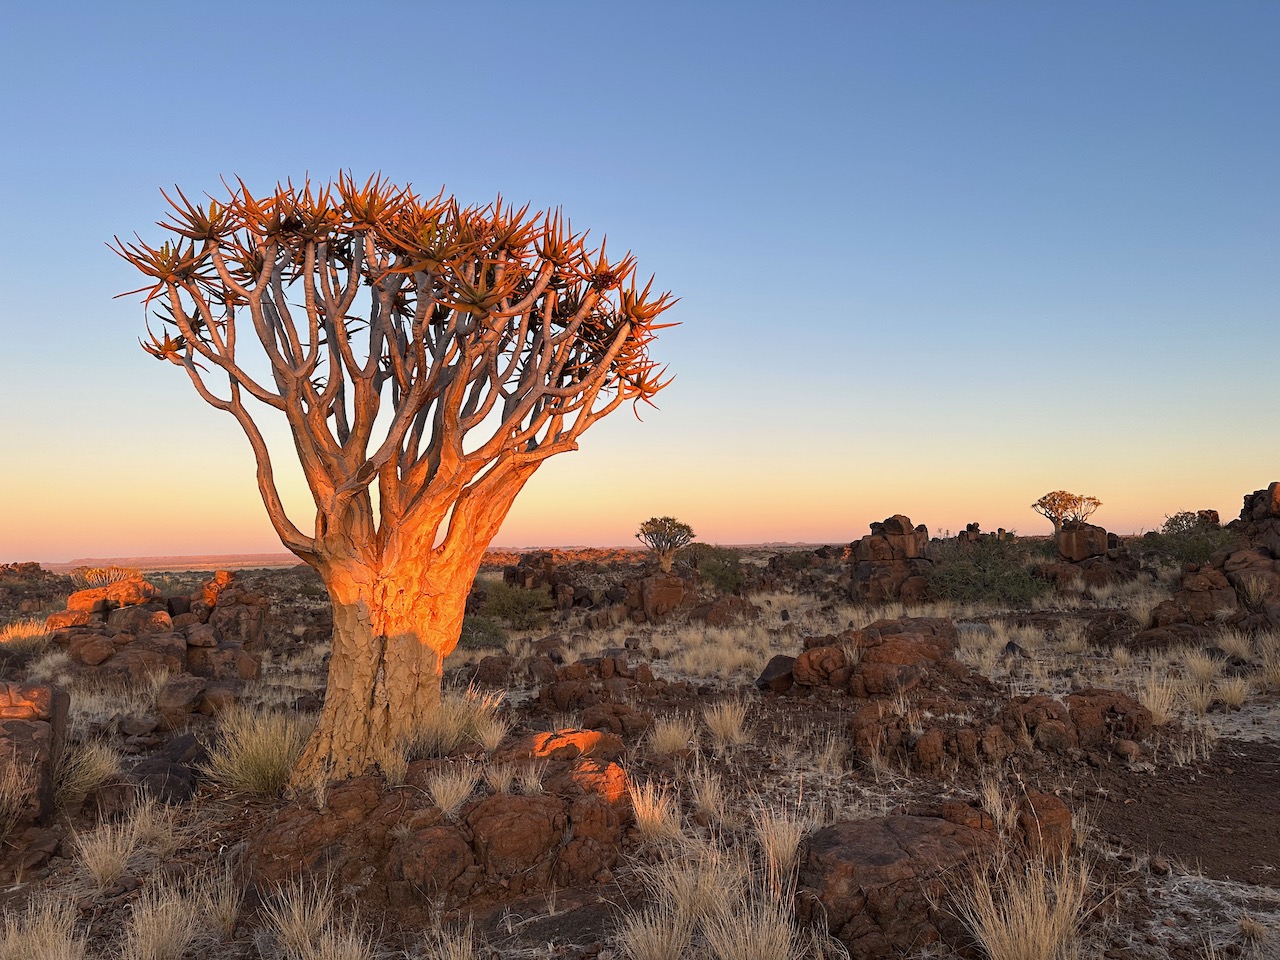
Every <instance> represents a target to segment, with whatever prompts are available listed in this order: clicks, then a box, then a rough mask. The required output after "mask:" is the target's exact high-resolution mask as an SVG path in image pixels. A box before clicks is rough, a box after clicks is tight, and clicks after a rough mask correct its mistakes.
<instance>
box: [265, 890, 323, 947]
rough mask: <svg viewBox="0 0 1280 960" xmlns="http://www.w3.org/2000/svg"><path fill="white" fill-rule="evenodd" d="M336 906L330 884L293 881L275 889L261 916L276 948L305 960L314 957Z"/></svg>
mask: <svg viewBox="0 0 1280 960" xmlns="http://www.w3.org/2000/svg"><path fill="white" fill-rule="evenodd" d="M336 904H337V894H336V892H335V891H334V889H333V886H332V885H331V884H329V883H327V882H326V883H321V884H314V883H313V884H306V883H303V882H302V881H301V880H292V881H290V882H288V883H285V884H281V885H280V886H277V887H276V889H275V893H274V895H273V896H272V897H271V899H270V900H269V901H267V903H266V905H265V906H264V907H263V910H262V914H263V916H264V918H265V919H266V921H267V926H268V927H269V928H270V929H271V931H272V934H273V936H274V938H275V942H276V945H277V946H278V947H279V948H280V949H281V950H282V951H283V952H284V954H285V955H286V956H287V957H289V958H298V960H302V958H307V957H310V956H311V955H313V953H314V951H315V948H316V944H318V943H319V941H320V937H321V934H323V933H324V931H325V930H326V929H327V928H328V926H329V921H330V919H331V918H332V917H333V912H334V909H335V906H336Z"/></svg>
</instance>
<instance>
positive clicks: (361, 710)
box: [113, 175, 673, 785]
mask: <svg viewBox="0 0 1280 960" xmlns="http://www.w3.org/2000/svg"><path fill="white" fill-rule="evenodd" d="M165 199H166V200H167V201H168V202H169V211H168V213H167V215H166V218H165V219H164V220H162V221H161V222H160V223H159V226H160V227H161V228H163V229H164V230H166V231H167V232H168V233H169V234H170V238H169V239H168V240H167V241H166V242H163V243H161V244H160V245H159V246H151V245H150V244H148V243H146V242H144V241H143V240H141V239H137V240H136V242H133V243H125V242H122V241H121V240H120V239H119V238H118V237H117V238H116V239H115V243H114V245H113V249H114V250H115V251H116V252H117V253H119V254H120V255H121V256H122V257H124V258H125V259H126V260H127V261H128V262H129V263H131V264H133V266H134V267H136V268H137V269H138V270H140V271H141V272H142V273H143V274H144V275H145V276H146V277H147V283H146V285H145V286H143V287H140V288H139V289H137V290H134V291H130V293H134V294H142V295H143V299H144V303H145V304H146V305H148V306H150V307H151V308H152V316H154V317H155V318H157V319H158V320H159V321H160V325H161V332H160V333H158V334H157V333H154V332H152V331H151V327H150V325H148V333H149V334H150V339H149V340H148V341H144V342H143V344H142V345H143V347H144V349H146V350H147V352H148V353H150V354H151V355H152V356H154V357H157V358H159V359H161V360H167V361H169V362H170V363H173V364H174V365H176V366H179V367H182V368H183V369H184V370H185V371H186V373H187V375H188V376H189V377H190V378H191V382H192V384H193V385H194V386H195V389H196V391H197V392H198V393H199V395H200V396H201V397H202V398H203V399H204V400H205V401H206V402H208V403H209V404H211V405H212V406H214V407H216V408H218V409H219V410H225V411H226V412H227V413H229V414H231V415H232V416H233V417H235V419H236V421H237V422H238V423H239V424H240V427H241V428H242V429H243V430H244V433H245V436H246V437H247V438H248V440H249V444H250V446H251V447H252V448H253V455H254V457H255V459H256V461H257V479H258V490H259V492H260V493H261V495H262V501H263V503H264V504H265V505H266V509H267V515H268V516H269V517H270V519H271V523H272V525H273V526H274V527H275V530H276V533H278V534H279V536H280V539H281V540H282V541H283V543H284V545H285V546H286V547H287V548H288V549H289V550H291V551H293V553H295V554H297V555H298V556H299V557H300V558H302V559H303V560H304V561H306V562H307V563H308V564H310V565H311V566H312V567H314V568H315V569H316V570H317V571H318V572H319V574H320V576H321V577H322V578H323V580H324V583H325V586H326V588H327V589H328V591H329V596H330V599H331V600H332V602H333V619H334V633H333V652H332V656H331V659H330V663H329V676H328V686H327V691H326V695H325V703H324V709H323V712H322V714H321V716H320V719H319V722H318V724H317V726H316V729H315V733H314V734H313V735H312V737H311V739H310V741H309V742H308V744H307V747H306V750H305V751H304V753H303V755H302V758H301V759H300V761H299V763H298V766H297V767H296V768H295V770H294V774H293V783H294V784H295V785H302V784H309V783H314V782H316V780H317V779H321V778H323V779H335V778H338V777H343V776H346V775H355V774H360V773H362V772H364V771H365V770H366V769H367V768H368V767H369V766H371V765H372V764H373V763H375V762H377V761H378V760H379V759H380V758H382V757H385V756H387V755H388V751H391V750H395V749H397V747H398V746H399V745H400V744H401V742H402V740H403V738H405V737H406V736H407V735H408V734H409V732H410V731H412V730H413V729H414V728H415V726H416V725H417V724H418V721H419V719H420V718H422V717H424V716H426V715H429V714H430V713H431V712H432V711H435V710H438V709H439V704H440V680H441V672H442V663H443V660H444V658H445V657H446V656H448V654H449V653H450V652H451V651H452V650H453V649H454V647H455V646H456V645H457V642H458V636H459V633H460V631H461V628H462V618H463V608H464V605H465V603H466V599H467V593H468V591H469V589H470V586H471V583H472V581H473V580H474V578H475V574H476V572H477V570H478V569H479V566H480V561H481V559H482V557H483V555H484V552H485V548H486V547H487V546H488V544H489V542H490V540H491V539H492V538H493V536H494V534H495V533H497V531H498V528H499V526H500V525H501V523H502V521H503V518H504V517H506V515H507V511H508V510H510V508H511V505H512V502H513V501H514V500H515V497H516V494H518V493H519V492H520V489H521V488H522V487H523V486H524V484H525V482H526V481H528V479H529V478H530V477H531V476H532V475H533V473H534V471H535V470H537V468H538V466H539V465H540V464H541V463H542V462H543V461H544V460H546V459H547V458H548V457H550V456H552V455H554V454H557V453H564V452H565V451H568V450H573V449H576V447H577V439H578V437H579V435H580V434H581V433H582V432H583V431H584V430H586V429H587V428H588V427H589V426H591V425H592V424H593V423H595V422H596V421H597V420H599V419H600V418H601V417H603V416H605V415H606V414H609V413H612V412H613V411H614V410H616V409H618V407H619V406H621V405H622V404H624V403H627V402H632V403H633V404H634V403H639V402H648V401H650V400H651V399H652V398H653V396H654V395H655V394H656V393H657V392H658V391H659V390H660V389H662V387H664V386H665V385H666V381H664V380H663V371H662V370H661V369H659V368H658V366H657V365H656V364H655V362H654V361H653V360H652V359H650V355H649V348H650V344H651V341H652V340H653V339H654V336H655V334H656V332H657V331H658V330H659V329H661V328H662V327H663V326H666V325H665V324H659V323H657V322H656V320H657V319H658V317H659V316H660V315H661V314H662V313H663V311H665V310H666V309H668V308H669V307H670V306H671V305H672V303H673V301H672V299H671V297H670V295H669V294H667V293H662V294H654V293H653V292H652V289H651V288H652V280H650V281H649V283H647V284H645V285H644V286H642V287H641V286H638V285H637V280H636V263H635V260H634V259H633V258H632V256H631V255H630V254H627V255H625V256H623V257H621V258H619V259H610V258H609V257H608V256H607V255H606V253H605V245H604V243H603V242H602V243H601V244H600V247H599V248H598V249H592V248H589V247H588V246H587V243H586V235H585V234H576V233H574V232H573V231H572V229H571V228H570V226H569V223H568V221H567V220H565V219H564V218H563V217H562V216H561V214H560V213H559V212H555V211H551V212H547V213H542V214H536V215H530V214H529V211H528V207H527V206H526V207H523V208H521V209H519V210H515V209H513V208H512V207H511V206H509V205H507V206H504V204H503V202H502V198H501V197H499V198H498V199H497V200H496V201H495V202H494V203H492V204H489V205H488V206H484V207H466V208H463V207H461V206H460V205H459V204H458V202H457V201H456V200H455V199H453V198H452V197H446V196H444V195H443V193H441V194H440V195H437V196H435V197H432V198H430V199H423V198H422V197H420V196H419V195H417V194H416V193H414V192H413V190H412V189H411V188H410V187H409V186H404V187H399V186H396V185H394V184H392V183H390V182H388V181H386V180H384V179H383V178H382V177H381V176H375V177H373V178H371V179H369V180H368V181H367V182H365V183H364V184H363V185H361V184H358V183H357V182H356V181H354V180H353V179H352V178H351V177H350V176H349V175H344V176H340V177H339V178H338V180H337V182H336V183H331V184H328V185H326V186H325V187H323V188H313V187H312V185H311V184H310V183H306V184H304V185H303V186H302V187H300V188H298V187H295V186H293V185H292V184H283V185H277V186H276V188H275V190H274V192H272V193H269V194H267V195H265V196H262V197H258V196H254V195H253V194H251V193H250V192H249V189H248V188H247V187H246V186H245V185H244V183H243V182H242V181H237V182H236V185H235V186H234V187H230V188H229V189H228V196H227V198H226V199H225V200H221V201H218V200H214V199H209V201H208V202H207V203H201V204H195V203H192V202H190V201H188V199H187V197H186V196H185V195H184V194H183V193H182V192H181V191H180V190H179V191H177V192H176V197H170V196H168V195H167V194H166V195H165ZM124 295H125V294H122V296H124ZM250 347H252V349H250ZM259 371H264V372H265V376H263V375H261V374H260V373H259ZM250 401H255V402H256V404H257V405H260V406H257V405H255V406H254V411H255V412H254V413H251V411H250V406H251V405H252V404H251V403H250ZM262 407H266V408H269V409H271V410H273V411H275V412H277V413H278V414H280V415H282V416H283V417H284V418H285V420H286V421H287V422H288V425H289V429H290V431H291V433H292V435H293V443H294V447H295V449H296V451H297V456H298V459H299V461H300V462H301V465H302V472H303V475H304V476H305V478H306V482H307V486H308V487H309V489H310V492H311V496H312V499H313V500H314V501H315V520H314V525H313V528H312V530H311V531H310V532H303V529H302V527H300V526H298V525H295V524H294V523H293V521H292V520H290V518H289V517H288V516H287V515H286V513H285V509H284V507H283V505H282V503H281V499H280V494H279V492H278V490H277V486H276V481H275V474H274V470H273V466H272V460H271V455H270V452H269V451H268V446H267V444H266V443H265V442H264V439H263V434H262V432H261V431H260V430H259V428H258V425H257V423H256V422H255V419H254V418H255V415H256V411H258V410H260V409H262Z"/></svg>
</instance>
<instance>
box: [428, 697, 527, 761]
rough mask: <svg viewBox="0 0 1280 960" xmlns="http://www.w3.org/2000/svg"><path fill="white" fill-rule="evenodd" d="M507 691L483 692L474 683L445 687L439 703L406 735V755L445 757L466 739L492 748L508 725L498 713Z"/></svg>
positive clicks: (463, 743)
mask: <svg viewBox="0 0 1280 960" xmlns="http://www.w3.org/2000/svg"><path fill="white" fill-rule="evenodd" d="M505 697H506V694H505V693H504V692H503V691H495V692H489V693H482V692H481V691H479V690H477V689H476V688H475V687H468V688H467V689H466V690H465V691H463V692H461V693H458V692H456V691H452V690H450V691H445V693H444V694H443V695H442V696H441V698H440V705H439V707H438V708H437V709H435V710H430V711H427V712H426V713H425V714H424V715H423V716H422V717H421V718H420V720H419V723H418V726H417V728H416V729H414V730H413V732H412V733H411V734H410V735H409V740H408V744H407V750H408V755H409V758H410V759H412V760H419V759H422V758H424V757H447V756H449V755H450V754H452V753H453V752H455V751H456V750H458V749H459V748H460V747H462V746H463V745H465V744H467V743H475V744H478V745H479V746H480V747H482V748H483V749H484V750H486V751H489V752H491V751H492V750H493V749H494V747H496V746H497V745H498V743H500V742H501V740H502V738H503V737H505V736H506V735H507V732H508V730H509V729H510V727H509V725H508V724H507V723H506V721H504V720H502V719H501V718H500V717H499V715H498V714H499V711H500V710H501V709H502V703H503V700H504V699H505Z"/></svg>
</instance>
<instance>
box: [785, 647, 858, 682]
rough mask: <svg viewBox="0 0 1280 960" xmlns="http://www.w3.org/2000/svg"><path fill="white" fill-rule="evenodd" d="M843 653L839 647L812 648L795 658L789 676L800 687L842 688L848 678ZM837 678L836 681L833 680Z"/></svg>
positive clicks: (846, 664)
mask: <svg viewBox="0 0 1280 960" xmlns="http://www.w3.org/2000/svg"><path fill="white" fill-rule="evenodd" d="M847 666H848V663H847V661H846V659H845V655H844V651H843V650H841V649H840V648H839V647H813V648H811V649H809V650H806V651H804V652H803V653H802V654H800V656H798V657H796V660H795V665H794V666H793V667H792V668H791V674H792V677H793V678H794V680H795V682H796V683H798V684H800V686H802V687H835V686H843V684H844V681H845V680H847V679H848V677H849V671H848V670H847V669H846V667H847ZM835 677H838V678H839V679H838V680H834V679H833V678H835Z"/></svg>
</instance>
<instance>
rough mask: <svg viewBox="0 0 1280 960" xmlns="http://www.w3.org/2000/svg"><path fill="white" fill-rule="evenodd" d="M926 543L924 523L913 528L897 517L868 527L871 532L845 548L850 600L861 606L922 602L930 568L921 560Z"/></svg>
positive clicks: (900, 516) (909, 522)
mask: <svg viewBox="0 0 1280 960" xmlns="http://www.w3.org/2000/svg"><path fill="white" fill-rule="evenodd" d="M928 543H929V531H928V529H927V528H926V527H925V526H924V524H921V525H920V526H914V525H912V523H911V520H910V519H909V518H908V517H904V516H902V515H901V514H897V515H895V516H892V517H889V518H888V519H887V520H885V521H884V522H882V523H873V524H871V533H869V534H867V536H865V537H863V538H862V539H860V540H855V541H854V542H853V543H851V544H850V545H849V553H850V561H851V563H852V570H851V572H852V584H851V594H852V597H853V599H854V600H856V601H859V602H863V603H884V602H885V601H887V600H901V601H902V602H904V603H918V602H920V601H922V600H924V599H925V597H926V595H927V592H928V582H927V581H926V579H925V572H926V571H927V570H928V569H929V566H930V562H929V560H928V559H927V558H926V557H925V547H926V546H927V545H928Z"/></svg>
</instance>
